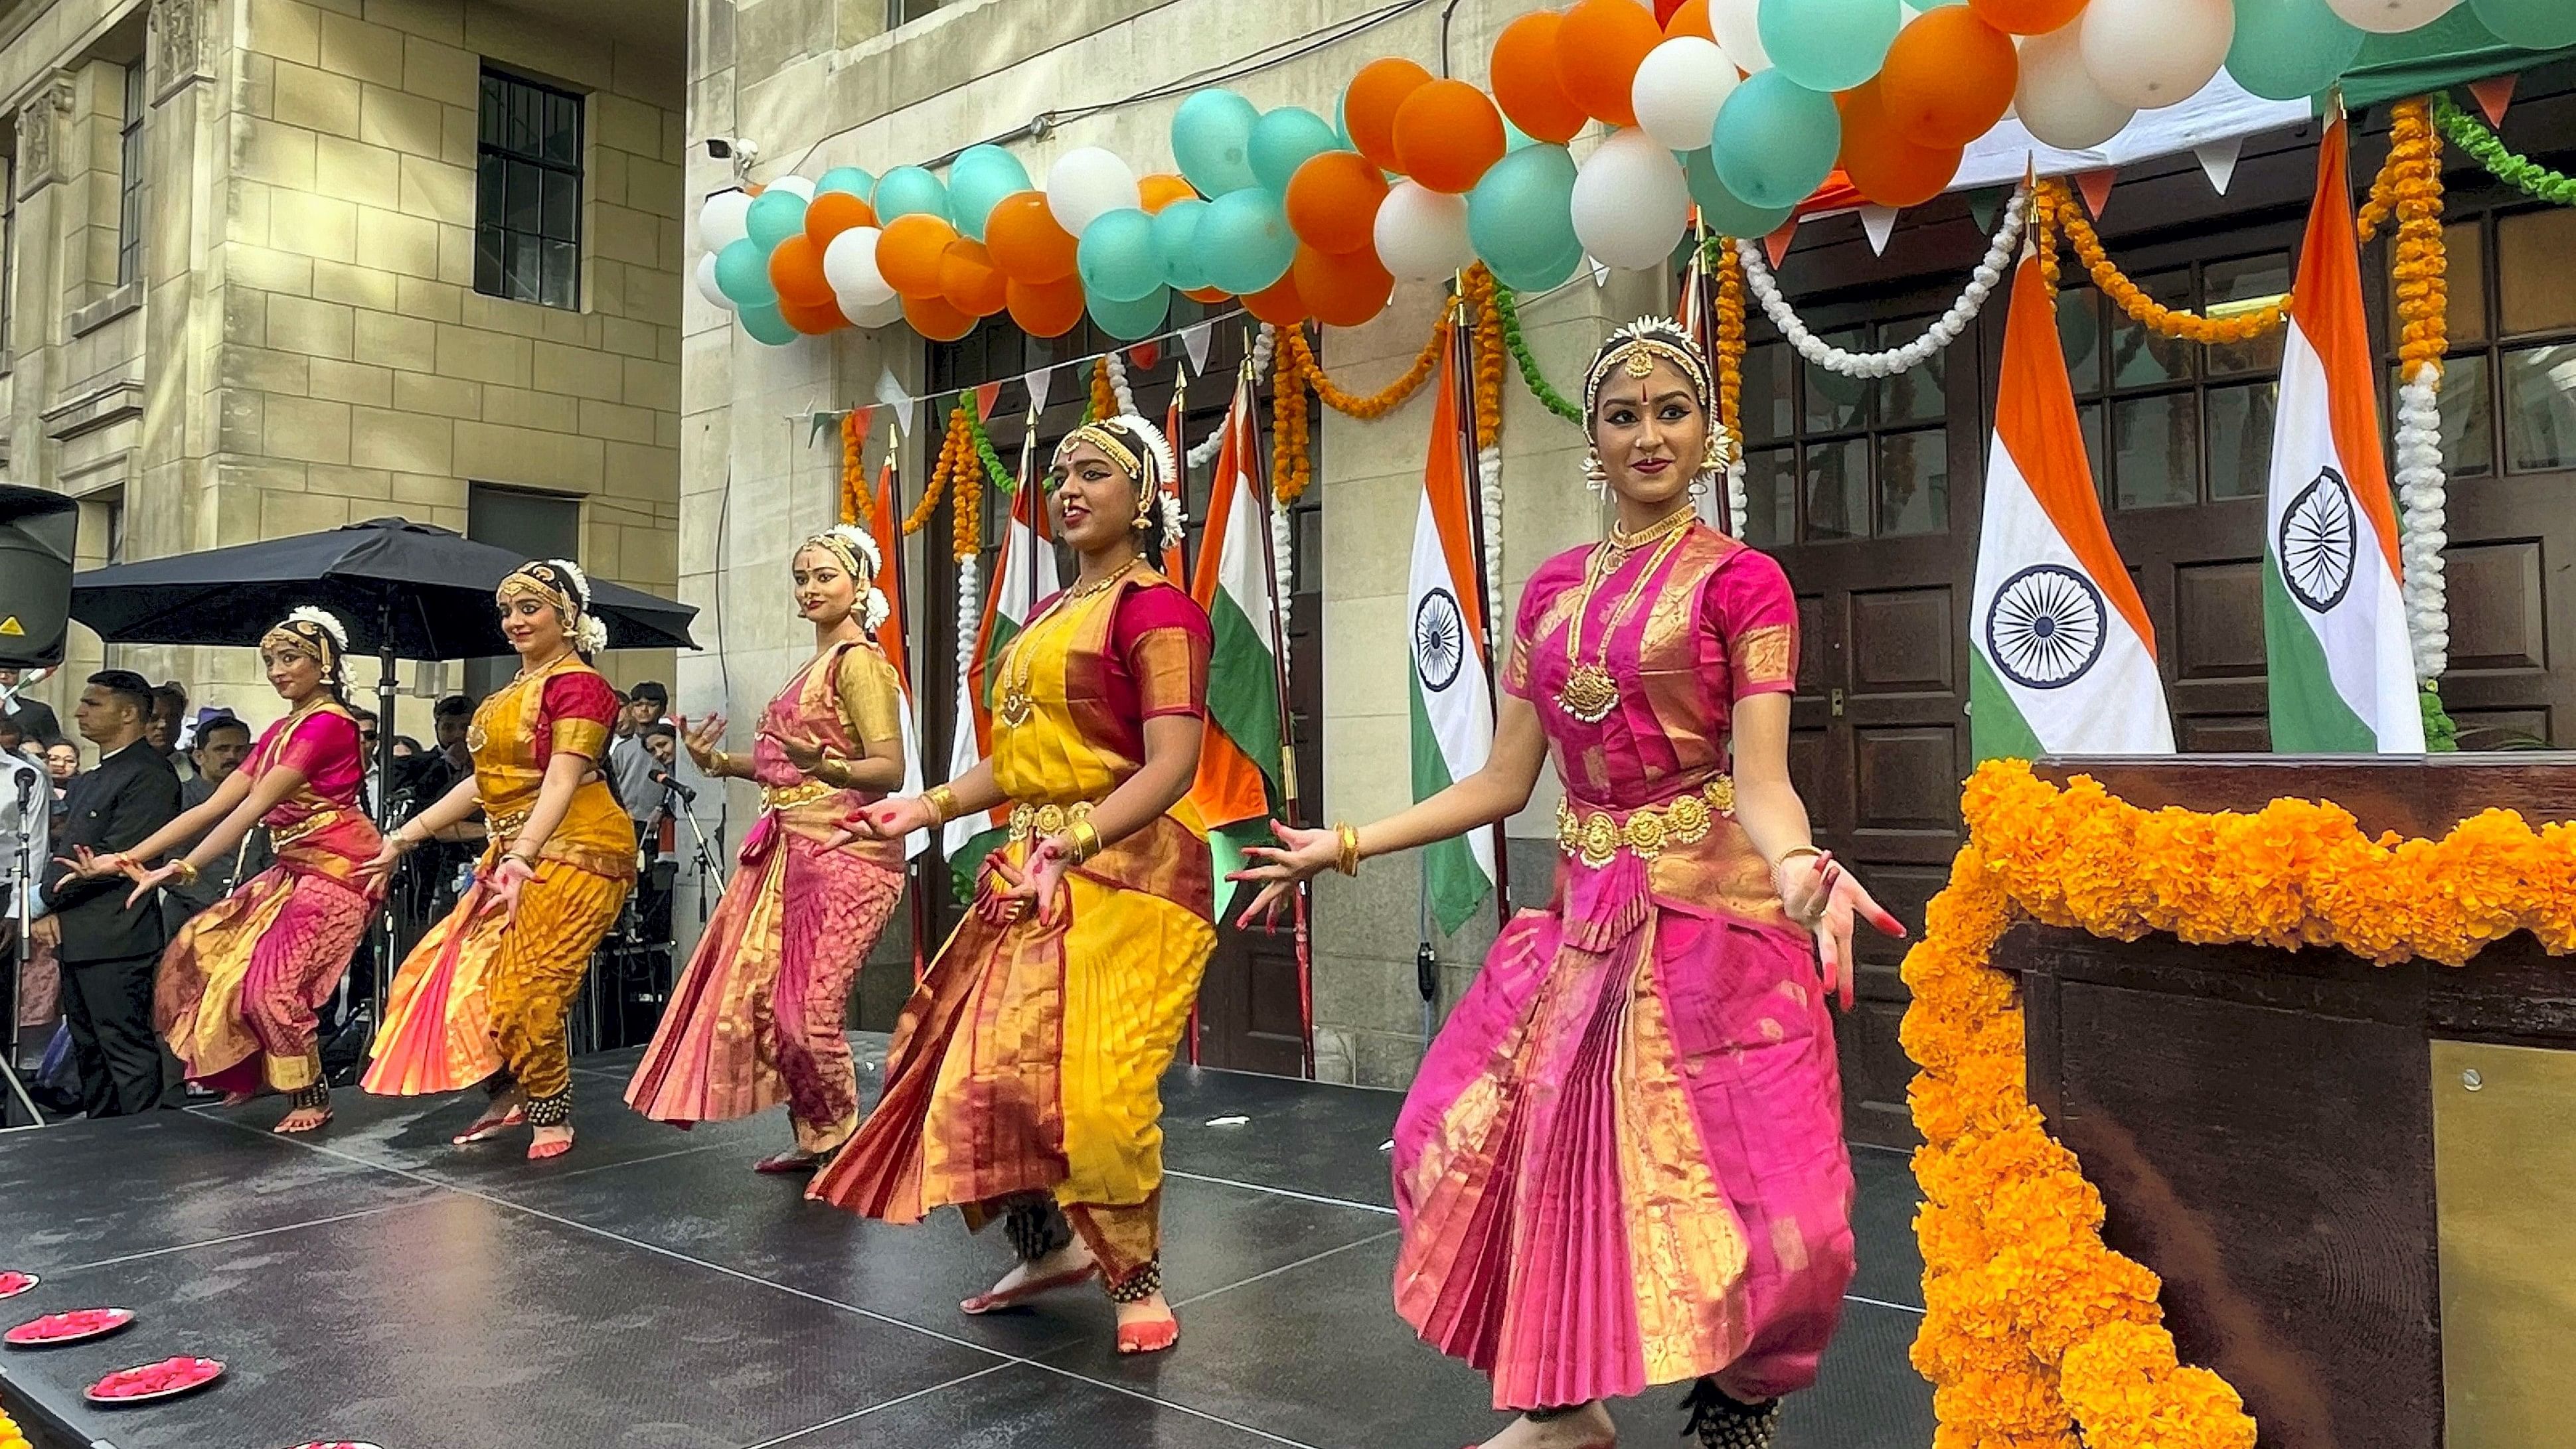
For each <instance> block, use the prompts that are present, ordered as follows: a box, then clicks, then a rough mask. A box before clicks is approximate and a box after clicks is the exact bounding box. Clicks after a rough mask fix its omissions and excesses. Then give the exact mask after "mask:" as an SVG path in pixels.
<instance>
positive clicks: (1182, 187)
mask: <svg viewBox="0 0 2576 1449" xmlns="http://www.w3.org/2000/svg"><path fill="white" fill-rule="evenodd" d="M1136 189H1137V190H1138V191H1139V192H1141V193H1142V194H1143V195H1144V198H1145V200H1144V207H1145V214H1146V215H1147V216H1152V215H1153V214H1154V213H1155V212H1158V211H1160V210H1162V209H1163V208H1164V207H1167V206H1169V205H1171V204H1172V203H1173V202H1175V201H1187V200H1189V199H1190V198H1191V197H1193V196H1196V195H1198V191H1197V189H1196V188H1194V187H1192V186H1191V185H1190V184H1189V183H1188V182H1187V181H1184V180H1182V179H1181V178H1180V177H1177V176H1146V177H1141V178H1139V179H1138V180H1137V182H1136Z"/></svg>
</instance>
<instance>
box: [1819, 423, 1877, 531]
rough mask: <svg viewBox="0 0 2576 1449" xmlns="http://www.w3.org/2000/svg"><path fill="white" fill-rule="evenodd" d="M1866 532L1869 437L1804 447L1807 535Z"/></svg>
mask: <svg viewBox="0 0 2576 1449" xmlns="http://www.w3.org/2000/svg"><path fill="white" fill-rule="evenodd" d="M1868 534H1869V439H1867V438H1848V439H1845V440H1844V441H1842V442H1839V443H1815V444H1811V445H1809V447H1808V448H1807V538H1808V541H1809V542H1814V541H1817V540H1820V539H1829V538H1865V537H1867V536H1868Z"/></svg>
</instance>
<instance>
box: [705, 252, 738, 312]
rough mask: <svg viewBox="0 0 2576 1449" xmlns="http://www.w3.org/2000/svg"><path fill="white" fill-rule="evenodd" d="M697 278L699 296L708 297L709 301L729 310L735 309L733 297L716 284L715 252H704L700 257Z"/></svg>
mask: <svg viewBox="0 0 2576 1449" xmlns="http://www.w3.org/2000/svg"><path fill="white" fill-rule="evenodd" d="M697 280H698V295H699V296H701V297H704V298H706V299H707V300H708V301H709V302H711V303H714V304H715V305H716V306H718V307H722V308H723V309H725V310H726V311H728V312H730V311H732V310H733V309H734V300H733V298H731V297H728V296H726V295H725V294H724V288H722V287H719V286H717V285H716V254H715V253H714V252H706V253H702V254H701V255H700V256H699V257H698V279H697Z"/></svg>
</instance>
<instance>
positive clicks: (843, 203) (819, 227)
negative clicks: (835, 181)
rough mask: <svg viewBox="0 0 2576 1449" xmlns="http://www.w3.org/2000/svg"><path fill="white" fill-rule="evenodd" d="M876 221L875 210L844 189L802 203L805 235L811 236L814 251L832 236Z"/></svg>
mask: <svg viewBox="0 0 2576 1449" xmlns="http://www.w3.org/2000/svg"><path fill="white" fill-rule="evenodd" d="M876 224H877V209H876V208H875V207H873V206H870V205H868V204H867V202H866V201H864V200H862V199H860V198H859V197H856V196H852V195H851V194H850V193H848V192H846V191H825V192H821V193H818V194H817V195H816V196H815V198H814V199H813V200H812V201H810V202H808V203H806V205H805V235H807V236H809V237H812V238H813V239H814V250H816V251H818V252H819V251H821V250H822V249H823V248H825V247H827V246H830V245H831V244H832V238H834V237H836V236H839V235H840V234H841V233H843V232H845V231H848V230H849V229H850V228H852V227H854V226H874V225H876Z"/></svg>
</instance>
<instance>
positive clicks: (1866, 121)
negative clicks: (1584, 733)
mask: <svg viewBox="0 0 2576 1449" xmlns="http://www.w3.org/2000/svg"><path fill="white" fill-rule="evenodd" d="M1836 99H1837V100H1838V101H1840V102H1841V104H1842V113H1843V153H1842V168H1843V171H1844V173H1845V174H1846V175H1848V176H1849V177H1850V179H1851V184H1852V186H1853V188H1854V189H1856V190H1858V191H1859V192H1860V194H1861V195H1863V196H1866V197H1868V198H1869V199H1870V200H1872V201H1875V202H1877V203H1878V204H1879V205H1881V206H1920V205H1922V204H1923V203H1924V202H1927V201H1930V200H1931V199H1932V198H1933V197H1936V196H1938V195H1940V194H1941V189H1942V188H1943V187H1945V186H1948V185H1949V184H1950V178H1951V177H1953V176H1955V175H1957V174H1958V173H1959V159H1960V156H1961V155H1962V154H1963V149H1962V148H1961V147H1958V146H1918V145H1915V144H1914V142H1913V141H1912V140H1911V139H1909V138H1908V136H1907V134H1906V132H1905V129H1904V128H1903V127H1901V126H1899V125H1897V124H1896V123H1895V122H1893V121H1891V120H1889V119H1888V115H1887V106H1886V101H1885V97H1884V96H1883V95H1882V94H1881V92H1880V90H1879V87H1878V82H1877V81H1875V80H1873V81H1870V82H1868V83H1867V84H1865V85H1862V86H1861V87H1860V88H1859V89H1857V90H1850V91H1845V92H1843V93H1842V94H1841V95H1840V96H1838V97H1836Z"/></svg>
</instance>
